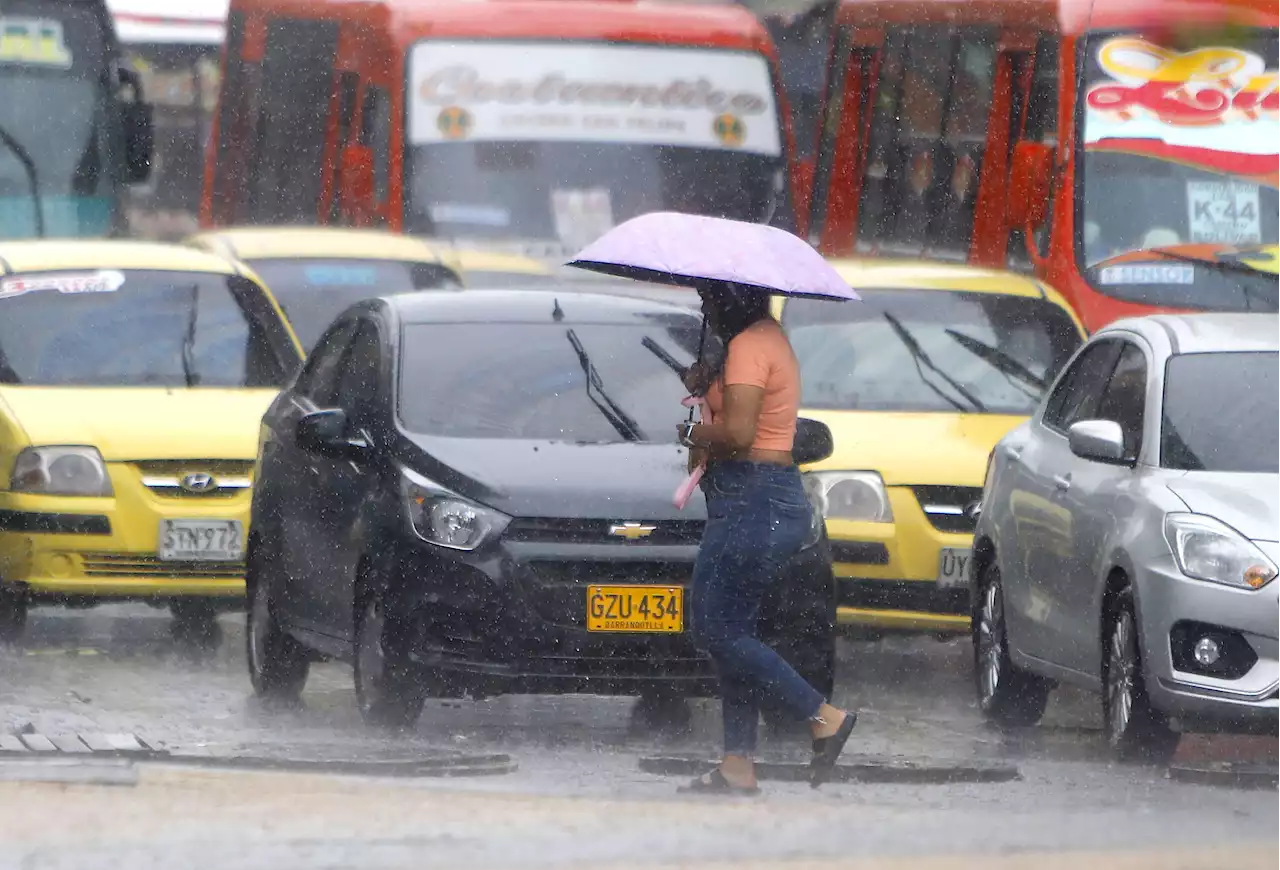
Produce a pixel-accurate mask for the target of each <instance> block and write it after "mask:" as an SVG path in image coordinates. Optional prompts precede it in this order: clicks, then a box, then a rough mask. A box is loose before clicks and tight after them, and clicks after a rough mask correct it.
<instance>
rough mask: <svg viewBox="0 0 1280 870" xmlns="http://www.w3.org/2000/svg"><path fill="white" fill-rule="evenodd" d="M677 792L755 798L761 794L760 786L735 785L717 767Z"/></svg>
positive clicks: (681, 787)
mask: <svg viewBox="0 0 1280 870" xmlns="http://www.w3.org/2000/svg"><path fill="white" fill-rule="evenodd" d="M676 791H678V792H680V793H681V794H724V795H742V796H745V797H753V796H755V795H758V794H760V786H758V785H752V786H745V785H734V784H733V783H731V782H729V780H727V779H725V778H724V774H723V773H721V772H720V768H718V767H717V768H716V769H715V770H713V771H711V772H710V773H704V774H703V775H702V776H700V777H698V778H697V779H693V780H690V781H689V784H688V785H682V786H680V788H678V789H676Z"/></svg>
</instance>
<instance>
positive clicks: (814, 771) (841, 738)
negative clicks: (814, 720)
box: [809, 713, 858, 788]
mask: <svg viewBox="0 0 1280 870" xmlns="http://www.w3.org/2000/svg"><path fill="white" fill-rule="evenodd" d="M857 724H858V714H857V713H845V715H844V721H843V722H841V723H840V727H839V728H838V729H837V730H836V733H835V734H832V735H831V736H830V737H819V738H818V739H817V740H814V741H813V760H811V761H810V762H809V785H810V787H812V788H817V787H818V786H820V785H822V784H823V783H824V782H826V781H827V780H829V779H830V778H831V772H832V771H834V770H835V769H836V761H837V760H838V759H839V758H840V753H841V752H844V745H845V744H846V743H848V742H849V735H850V734H852V733H853V726H855V725H857Z"/></svg>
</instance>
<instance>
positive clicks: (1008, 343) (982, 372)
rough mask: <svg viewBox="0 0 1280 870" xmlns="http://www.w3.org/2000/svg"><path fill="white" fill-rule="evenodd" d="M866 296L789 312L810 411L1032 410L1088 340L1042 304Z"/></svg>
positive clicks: (925, 294)
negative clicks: (858, 299)
mask: <svg viewBox="0 0 1280 870" xmlns="http://www.w3.org/2000/svg"><path fill="white" fill-rule="evenodd" d="M858 292H859V295H861V296H862V301H861V302H852V303H848V302H823V301H818V300H809V299H796V300H791V301H789V302H788V303H787V305H786V307H785V308H784V309H783V316H782V325H783V326H784V327H785V329H786V331H787V334H788V336H790V338H791V344H792V347H793V348H794V349H795V353H796V357H797V358H798V359H799V361H800V381H801V389H802V403H803V405H804V407H806V408H813V409H830V410H849V411H965V412H986V413H992V414H1019V415H1021V414H1030V413H1031V411H1032V410H1033V409H1034V408H1035V406H1036V403H1037V402H1038V401H1039V399H1040V396H1041V394H1042V393H1043V392H1044V389H1045V387H1046V385H1047V384H1048V383H1049V382H1050V381H1051V380H1052V379H1053V376H1054V375H1055V374H1056V373H1057V371H1058V369H1060V368H1061V367H1062V366H1063V365H1064V364H1065V363H1066V361H1067V359H1068V358H1069V357H1070V356H1071V354H1072V353H1073V352H1074V351H1075V349H1076V348H1077V347H1078V346H1079V345H1080V342H1081V338H1080V333H1079V331H1078V330H1077V329H1076V326H1075V324H1074V323H1073V322H1072V320H1071V318H1070V317H1069V316H1068V315H1067V313H1066V312H1065V311H1063V309H1062V308H1060V307H1059V306H1057V305H1055V304H1053V303H1052V302H1048V301H1045V300H1043V299H1032V298H1026V297H1018V296H1005V295H998V294H991V293H958V292H947V291H937V290H862V289H859V291H858Z"/></svg>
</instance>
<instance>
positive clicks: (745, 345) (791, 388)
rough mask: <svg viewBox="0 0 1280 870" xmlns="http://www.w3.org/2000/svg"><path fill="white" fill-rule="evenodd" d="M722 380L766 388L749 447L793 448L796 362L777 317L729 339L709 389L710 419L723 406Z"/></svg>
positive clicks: (797, 406) (797, 397) (797, 385)
mask: <svg viewBox="0 0 1280 870" xmlns="http://www.w3.org/2000/svg"><path fill="white" fill-rule="evenodd" d="M721 383H723V384H724V386H726V387H728V386H733V385H734V384H747V385H750V386H753V387H760V388H761V389H763V390H764V403H763V404H762V405H761V407H760V419H759V421H758V422H757V424H756V440H755V442H754V443H753V444H752V445H751V447H752V449H753V450H780V451H782V452H784V453H785V452H788V451H790V450H791V446H792V443H793V442H794V441H795V437H796V416H797V415H798V414H799V412H800V364H799V363H798V362H797V361H796V355H795V353H794V352H793V351H792V350H791V342H789V341H787V336H786V335H785V334H784V333H783V331H782V327H781V326H779V325H778V322H777V321H775V320H770V319H765V320H760V321H757V322H756V323H753V324H751V326H749V327H747V328H746V329H745V330H743V331H742V332H740V333H739V334H738V335H736V336H734V338H733V340H732V341H730V342H729V348H728V356H727V357H726V359H725V363H724V374H723V375H722V376H721V377H720V378H719V379H718V380H717V382H716V383H714V384H712V385H711V388H710V389H709V390H707V409H708V410H709V411H710V412H711V420H710V422H712V423H714V422H715V421H716V418H717V416H718V415H719V414H720V411H721V409H722V408H723V407H724V392H723V390H722V388H721Z"/></svg>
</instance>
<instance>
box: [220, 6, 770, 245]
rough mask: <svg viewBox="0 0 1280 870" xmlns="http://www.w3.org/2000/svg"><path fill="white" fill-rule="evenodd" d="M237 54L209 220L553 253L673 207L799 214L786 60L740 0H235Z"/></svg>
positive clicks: (732, 213) (230, 55) (231, 35)
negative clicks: (663, 0) (369, 231)
mask: <svg viewBox="0 0 1280 870" xmlns="http://www.w3.org/2000/svg"><path fill="white" fill-rule="evenodd" d="M224 58H225V63H224V77H223V88H222V94H221V97H220V105H219V108H218V113H217V117H216V119H215V126H214V131H213V136H212V141H211V143H210V146H209V149H208V152H207V155H206V169H205V180H204V195H203V202H202V209H201V223H202V225H203V226H206V227H213V226H226V225H230V224H285V223H287V224H334V223H336V224H351V225H355V226H382V227H387V228H390V229H394V230H399V231H404V232H412V233H420V234H424V235H431V236H438V237H448V238H452V239H454V240H456V241H458V242H460V243H465V244H476V243H479V244H486V243H503V244H504V245H507V244H511V243H517V244H519V245H521V246H522V247H524V249H525V250H526V251H527V250H530V249H533V250H538V251H547V252H548V253H552V252H558V251H561V250H565V249H576V248H577V247H578V246H580V245H582V244H584V243H585V242H587V241H590V240H592V239H594V238H595V237H596V236H597V235H599V234H600V233H601V232H603V231H604V230H606V229H608V228H609V227H610V226H612V225H614V224H616V223H620V222H621V221H623V220H625V219H627V218H630V217H632V216H634V215H636V214H640V213H643V212H647V211H654V210H661V209H673V210H681V211H689V212H695V213H703V214H712V215H720V216H726V217H734V218H739V219H744V220H752V221H760V222H772V223H775V224H779V225H783V226H786V225H788V224H789V223H790V222H791V221H793V220H794V211H793V204H792V202H791V195H792V191H791V184H790V180H789V179H790V170H791V167H790V165H789V162H788V161H789V155H790V153H791V138H790V130H789V126H788V124H787V108H786V104H785V100H784V98H783V96H782V94H781V87H780V85H779V83H778V82H779V79H778V71H777V59H776V57H775V54H774V49H773V45H772V43H771V41H770V40H769V37H768V34H767V32H766V31H765V30H764V28H763V26H762V25H761V24H760V23H759V21H758V20H757V19H756V18H755V17H754V16H752V15H751V14H750V13H749V12H747V11H746V10H744V9H741V8H737V7H733V6H693V5H688V6H686V5H673V4H644V3H633V2H625V0H624V2H611V0H543V2H519V0H482V2H469V3H455V2H444V0H233V2H232V4H231V10H230V15H229V18H228V22H227V43H226V50H225V55H224ZM317 107H319V110H317Z"/></svg>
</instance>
